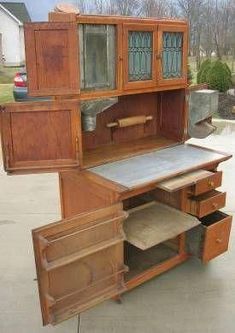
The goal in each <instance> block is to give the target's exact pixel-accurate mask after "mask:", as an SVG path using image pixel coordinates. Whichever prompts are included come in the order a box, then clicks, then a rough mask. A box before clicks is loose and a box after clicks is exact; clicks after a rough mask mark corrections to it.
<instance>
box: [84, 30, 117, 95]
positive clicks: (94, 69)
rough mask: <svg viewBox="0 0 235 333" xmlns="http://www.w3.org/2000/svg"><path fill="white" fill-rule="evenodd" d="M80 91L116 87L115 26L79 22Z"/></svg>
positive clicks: (112, 88)
mask: <svg viewBox="0 0 235 333" xmlns="http://www.w3.org/2000/svg"><path fill="white" fill-rule="evenodd" d="M79 39H80V42H79V48H80V73H81V79H80V85H81V91H84V92H89V91H96V90H114V89H115V88H116V52H117V50H116V28H115V26H114V25H105V24H80V25H79Z"/></svg>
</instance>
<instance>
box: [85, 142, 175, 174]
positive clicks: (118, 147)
mask: <svg viewBox="0 0 235 333" xmlns="http://www.w3.org/2000/svg"><path fill="white" fill-rule="evenodd" d="M174 144H176V141H174V140H170V139H166V138H165V137H162V136H151V137H146V138H141V139H138V140H134V141H128V142H122V143H118V144H117V143H116V144H108V145H101V146H99V147H97V148H94V149H89V150H85V151H84V153H83V167H84V168H87V167H91V166H96V165H100V164H103V163H105V162H112V161H116V160H120V159H124V158H126V157H130V156H135V155H139V154H141V153H145V152H149V151H152V150H157V149H162V148H166V147H170V146H172V145H174ZM114 152H115V153H114Z"/></svg>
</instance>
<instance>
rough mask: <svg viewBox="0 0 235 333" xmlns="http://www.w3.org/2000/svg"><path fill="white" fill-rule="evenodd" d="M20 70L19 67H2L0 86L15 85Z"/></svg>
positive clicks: (0, 67) (0, 68) (0, 70)
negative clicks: (14, 81) (16, 75)
mask: <svg viewBox="0 0 235 333" xmlns="http://www.w3.org/2000/svg"><path fill="white" fill-rule="evenodd" d="M19 70H20V68H19V67H4V66H3V65H0V84H5V83H13V79H14V76H15V74H16V73H17V72H19Z"/></svg>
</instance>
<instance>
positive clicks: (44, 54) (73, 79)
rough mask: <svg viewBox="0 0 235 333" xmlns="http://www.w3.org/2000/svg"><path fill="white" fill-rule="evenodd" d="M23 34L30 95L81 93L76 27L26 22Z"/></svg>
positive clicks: (68, 24)
mask: <svg viewBox="0 0 235 333" xmlns="http://www.w3.org/2000/svg"><path fill="white" fill-rule="evenodd" d="M24 31H25V50H26V67H27V78H28V91H29V94H30V95H31V96H52V95H68V94H78V93H79V92H80V91H79V63H78V34H77V24H76V23H72V22H71V23H70V22H63V23H62V22H61V23H55V22H49V23H27V24H25V29H24Z"/></svg>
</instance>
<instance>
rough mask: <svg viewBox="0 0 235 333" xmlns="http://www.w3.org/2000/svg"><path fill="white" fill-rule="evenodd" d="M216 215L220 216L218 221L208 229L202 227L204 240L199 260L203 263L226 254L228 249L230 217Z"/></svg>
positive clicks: (222, 214)
mask: <svg viewBox="0 0 235 333" xmlns="http://www.w3.org/2000/svg"><path fill="white" fill-rule="evenodd" d="M216 214H221V220H220V221H218V222H216V223H214V224H212V225H210V226H208V227H207V226H205V225H203V228H204V230H205V238H204V244H203V246H202V254H201V259H202V261H203V262H204V263H206V262H208V261H209V260H211V259H213V258H215V257H217V256H218V255H220V254H222V253H224V252H226V251H227V249H228V243H229V235H230V230H231V225H232V216H228V215H226V214H224V213H222V212H216ZM212 215H214V214H212Z"/></svg>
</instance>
